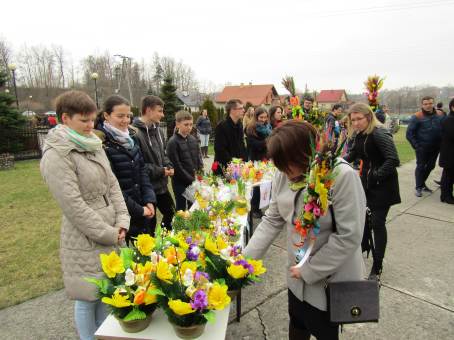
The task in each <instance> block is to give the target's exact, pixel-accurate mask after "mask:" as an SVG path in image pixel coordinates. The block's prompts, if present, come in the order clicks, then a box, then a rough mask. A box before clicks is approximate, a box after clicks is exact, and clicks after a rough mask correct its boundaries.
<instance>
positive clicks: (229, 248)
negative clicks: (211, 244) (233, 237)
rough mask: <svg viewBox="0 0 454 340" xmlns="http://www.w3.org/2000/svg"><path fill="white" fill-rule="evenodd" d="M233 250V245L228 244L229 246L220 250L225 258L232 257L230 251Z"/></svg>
mask: <svg viewBox="0 0 454 340" xmlns="http://www.w3.org/2000/svg"><path fill="white" fill-rule="evenodd" d="M231 251H232V247H231V246H228V247H227V248H224V249H222V250H221V251H220V254H221V258H223V259H224V260H228V259H229V258H230V252H231Z"/></svg>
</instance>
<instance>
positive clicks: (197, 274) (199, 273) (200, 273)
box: [194, 271, 210, 281]
mask: <svg viewBox="0 0 454 340" xmlns="http://www.w3.org/2000/svg"><path fill="white" fill-rule="evenodd" d="M202 277H204V278H205V279H207V280H210V276H209V275H208V273H205V272H199V271H196V272H195V275H194V279H195V280H196V281H200V279H201V278H202Z"/></svg>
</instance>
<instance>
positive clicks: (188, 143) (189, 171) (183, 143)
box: [167, 133, 203, 185]
mask: <svg viewBox="0 0 454 340" xmlns="http://www.w3.org/2000/svg"><path fill="white" fill-rule="evenodd" d="M167 156H168V157H169V159H170V160H171V162H172V164H173V166H174V169H175V174H174V176H173V178H174V180H176V181H178V182H180V183H182V184H184V185H190V184H191V183H192V182H193V181H194V180H195V173H196V171H200V170H202V169H203V161H202V157H201V153H200V146H199V142H198V141H197V139H196V138H195V137H194V136H192V135H189V136H187V137H186V138H185V137H183V136H182V135H180V134H179V133H175V134H174V135H173V136H172V137H171V138H170V139H169V141H168V143H167Z"/></svg>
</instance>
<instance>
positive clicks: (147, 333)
mask: <svg viewBox="0 0 454 340" xmlns="http://www.w3.org/2000/svg"><path fill="white" fill-rule="evenodd" d="M229 311H230V307H226V308H224V309H223V310H221V311H215V313H216V321H215V323H213V324H211V323H207V325H206V327H205V331H204V332H203V334H202V336H200V337H199V338H198V339H199V340H224V339H225V333H226V331H227V323H228V321H229ZM95 336H96V338H97V339H100V340H101V339H102V340H143V339H148V340H178V339H180V338H178V337H177V336H176V334H175V331H174V330H173V326H172V325H171V324H170V323H169V322H168V321H167V316H166V315H165V313H164V311H163V310H162V309H157V310H156V311H155V312H154V313H153V318H152V319H151V323H150V325H149V326H148V327H147V328H145V329H144V330H143V331H141V332H138V333H126V332H125V331H123V329H121V327H120V324H119V323H118V321H117V319H115V317H114V316H113V315H112V314H111V315H109V316H108V317H107V319H106V320H104V322H103V323H102V325H101V326H100V327H99V328H98V330H97V331H96V333H95Z"/></svg>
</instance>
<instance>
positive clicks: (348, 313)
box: [326, 205, 380, 324]
mask: <svg viewBox="0 0 454 340" xmlns="http://www.w3.org/2000/svg"><path fill="white" fill-rule="evenodd" d="M329 208H330V211H331V216H332V220H333V231H334V232H336V231H337V229H336V220H335V218H334V209H333V207H332V205H330V207H329ZM326 297H327V304H328V313H329V318H330V321H331V322H333V323H339V324H344V323H363V322H378V319H379V315H380V296H379V283H378V281H376V280H362V281H344V282H329V283H327V284H326Z"/></svg>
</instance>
